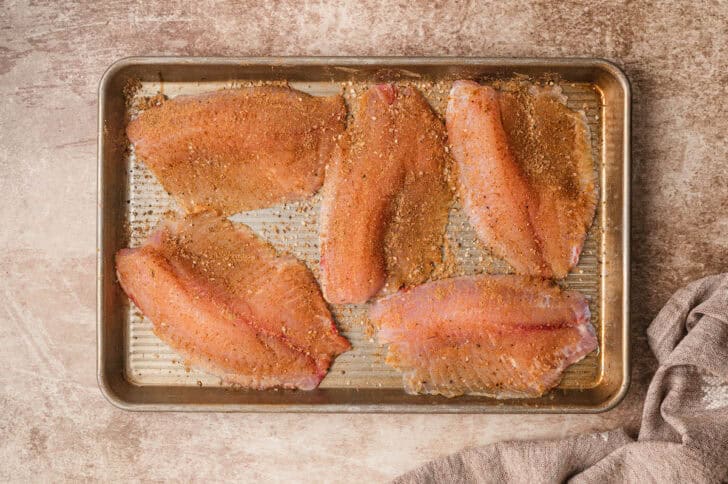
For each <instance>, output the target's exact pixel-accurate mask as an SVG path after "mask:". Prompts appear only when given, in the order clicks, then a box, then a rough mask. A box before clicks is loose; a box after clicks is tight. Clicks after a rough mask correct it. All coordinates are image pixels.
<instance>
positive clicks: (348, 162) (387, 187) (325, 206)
mask: <svg viewBox="0 0 728 484" xmlns="http://www.w3.org/2000/svg"><path fill="white" fill-rule="evenodd" d="M444 139H445V128H444V126H443V123H442V122H441V121H440V120H439V119H438V118H437V116H436V115H435V114H434V113H433V111H432V109H431V108H430V106H429V105H428V104H427V101H426V100H425V98H424V97H423V96H422V94H420V92H419V91H417V90H416V89H414V88H412V87H397V86H394V85H391V84H383V85H378V86H373V87H372V88H370V89H369V90H368V91H367V92H366V93H365V94H364V95H363V96H362V98H361V100H360V102H359V107H358V110H357V112H356V117H355V118H354V121H353V123H352V124H351V125H350V127H349V130H348V132H347V136H346V137H345V138H344V139H343V140H342V143H341V144H340V146H339V147H338V149H337V150H336V151H335V153H334V156H333V159H332V162H331V164H330V165H329V166H328V168H327V172H326V181H325V183H324V190H323V194H324V195H323V202H322V208H321V278H322V286H323V290H324V295H325V297H326V299H327V300H328V301H329V302H331V303H363V302H365V301H367V300H368V299H369V298H371V297H372V296H374V295H375V294H377V293H379V292H380V291H383V292H384V293H389V292H394V291H396V290H398V289H400V288H401V287H404V286H411V285H414V284H418V283H421V282H423V281H424V280H426V279H427V278H428V276H429V275H430V273H431V272H432V270H433V268H434V266H435V264H437V263H438V262H440V261H441V259H442V254H441V245H442V240H443V235H444V231H445V226H446V225H447V217H448V209H449V205H450V201H451V192H450V187H449V185H448V183H447V180H446V178H445V167H446V161H447V155H446V153H445V148H444Z"/></svg>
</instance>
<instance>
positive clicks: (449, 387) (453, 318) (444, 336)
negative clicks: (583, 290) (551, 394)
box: [369, 275, 597, 398]
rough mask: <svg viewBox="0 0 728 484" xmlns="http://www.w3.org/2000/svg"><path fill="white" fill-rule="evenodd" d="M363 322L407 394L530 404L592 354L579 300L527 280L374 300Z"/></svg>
mask: <svg viewBox="0 0 728 484" xmlns="http://www.w3.org/2000/svg"><path fill="white" fill-rule="evenodd" d="M369 317H370V319H371V321H372V322H373V323H374V324H375V325H376V326H377V327H378V328H379V333H378V338H379V342H380V343H383V344H389V352H388V354H387V358H386V362H387V363H388V364H390V365H392V366H394V367H395V368H398V369H400V370H401V371H402V372H403V374H404V387H405V390H406V391H407V393H413V394H414V393H427V394H439V395H444V396H446V397H454V396H458V395H463V394H475V395H489V396H493V397H497V398H514V397H537V396H540V395H542V394H543V393H545V392H546V391H548V390H549V389H551V388H553V387H555V386H556V385H558V383H559V381H560V379H561V374H562V372H563V371H564V369H566V368H567V367H568V366H569V365H571V364H573V363H575V362H577V361H579V360H581V359H582V358H583V357H584V356H585V355H587V354H589V353H591V352H592V351H593V350H594V349H596V348H597V338H596V335H595V332H594V328H593V327H592V325H591V323H590V322H589V319H590V313H589V305H588V304H587V301H586V299H585V298H584V296H582V295H581V294H579V293H577V292H571V291H561V290H560V289H559V288H558V287H557V286H555V285H553V284H552V283H550V282H548V281H545V280H543V279H540V278H534V277H528V276H515V275H501V276H467V277H459V278H454V279H443V280H440V281H436V282H431V283H427V284H424V285H421V286H418V287H415V288H413V289H411V290H405V291H400V292H399V293H397V294H394V295H392V296H388V297H386V298H384V299H380V300H379V301H377V302H376V303H374V304H373V305H372V307H371V308H370V312H369Z"/></svg>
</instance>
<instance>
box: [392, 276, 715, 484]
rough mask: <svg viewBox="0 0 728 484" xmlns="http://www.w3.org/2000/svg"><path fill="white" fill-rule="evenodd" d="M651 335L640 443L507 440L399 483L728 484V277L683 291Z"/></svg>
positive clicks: (609, 437) (612, 437) (607, 438)
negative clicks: (651, 367) (651, 370)
mask: <svg viewBox="0 0 728 484" xmlns="http://www.w3.org/2000/svg"><path fill="white" fill-rule="evenodd" d="M647 335H648V337H649V342H650V347H651V348H652V351H653V352H654V353H655V356H657V360H658V362H659V365H660V366H659V368H658V370H657V373H656V374H655V376H654V378H653V380H652V382H651V383H650V387H649V389H648V390H647V396H646V399H645V406H644V410H643V415H642V427H641V429H640V433H639V438H638V439H637V441H634V440H633V439H632V438H630V437H629V436H628V435H627V434H626V433H625V432H624V431H622V430H615V431H611V432H605V433H601V434H590V435H580V436H577V437H573V438H569V439H565V440H559V441H545V442H501V443H497V444H493V445H489V446H486V447H482V448H476V449H468V450H464V451H462V452H460V453H458V454H454V455H452V456H449V457H446V458H443V459H439V460H435V461H433V462H430V463H428V464H426V465H424V466H423V467H420V468H419V469H416V470H414V471H411V472H409V473H407V474H405V475H403V476H400V477H398V478H397V479H396V480H395V482H397V483H415V482H458V483H460V482H529V483H530V482H562V481H567V480H568V481H571V482H588V483H597V482H598V483H602V482H640V483H642V482H721V481H723V480H724V479H726V478H728V401H727V400H726V393H725V392H722V393H721V392H720V391H718V392H716V391H714V390H715V389H716V388H719V386H720V385H721V383H720V382H722V385H725V384H728V274H723V275H719V276H712V277H707V278H705V279H701V280H699V281H696V282H693V283H692V284H690V285H689V286H688V287H686V288H684V289H681V290H680V291H678V292H677V293H676V294H675V295H674V296H673V297H672V298H671V299H670V300H669V301H668V303H667V304H666V305H665V307H664V308H663V309H662V311H660V313H659V314H658V315H657V317H656V318H655V320H654V321H653V322H652V324H651V325H650V327H649V328H648V329H647ZM706 375H707V377H706ZM711 381H712V382H713V384H712V385H711V383H710V382H711ZM723 389H725V386H723Z"/></svg>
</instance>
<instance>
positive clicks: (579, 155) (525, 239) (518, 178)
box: [446, 81, 598, 278]
mask: <svg viewBox="0 0 728 484" xmlns="http://www.w3.org/2000/svg"><path fill="white" fill-rule="evenodd" d="M557 94H558V92H557V91H555V90H554V89H543V90H541V89H538V88H536V87H535V86H531V88H530V89H525V88H520V89H516V90H513V91H500V92H499V91H496V90H495V89H493V88H492V87H489V86H481V85H478V84H476V83H475V82H471V81H457V82H455V83H454V84H453V87H452V90H451V91H450V99H449V102H448V106H447V115H446V119H447V129H448V136H449V141H450V144H451V146H452V154H453V157H454V158H455V160H456V162H457V167H458V181H459V190H460V195H461V197H462V199H463V205H464V209H465V211H466V213H467V214H468V217H469V219H470V222H471V224H472V225H473V226H474V228H475V230H476V232H477V234H478V237H479V238H480V239H481V240H482V242H483V243H485V244H486V245H487V246H488V247H490V249H491V250H492V251H493V253H494V254H495V255H497V256H499V257H502V258H504V259H505V260H506V261H508V263H510V264H511V266H513V268H514V269H515V271H516V272H518V273H521V274H531V275H540V276H544V277H556V278H563V277H566V275H567V274H568V273H569V271H570V270H571V269H572V268H573V267H574V266H575V265H576V264H577V262H578V261H579V255H580V253H581V249H582V246H583V245H584V239H585V238H586V233H587V230H588V229H589V226H590V225H591V223H592V220H593V218H594V213H595V210H596V204H597V196H598V195H597V190H596V173H595V169H594V160H593V158H592V154H591V147H590V146H591V145H590V141H589V129H588V126H587V124H586V121H585V119H584V116H583V115H580V114H578V113H575V112H573V111H571V110H569V109H568V108H567V107H566V106H565V105H564V104H563V100H562V99H560V98H559V97H558V96H557Z"/></svg>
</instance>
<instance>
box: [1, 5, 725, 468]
mask: <svg viewBox="0 0 728 484" xmlns="http://www.w3.org/2000/svg"><path fill="white" fill-rule="evenodd" d="M144 3H145V2H135V1H118V2H110V3H109V4H108V5H102V4H101V2H81V3H60V2H53V1H40V2H32V3H26V2H15V1H4V2H2V6H1V7H0V91H1V92H2V96H0V106H1V108H0V193H1V194H2V195H0V196H1V197H2V198H1V199H0V200H1V203H0V223H1V224H2V225H1V226H2V230H0V244H1V245H0V248H2V251H0V271H1V272H2V274H1V277H0V289H1V290H2V293H1V295H2V297H3V298H4V304H2V306H1V307H0V342H2V351H0V366H1V367H2V371H1V372H0V402H1V408H2V413H3V417H2V418H1V419H0V461H1V462H2V464H0V480H3V481H4V480H8V479H17V480H29V479H33V480H35V479H37V480H43V479H44V478H46V479H47V478H52V479H54V480H77V479H90V480H96V479H99V480H101V479H110V478H112V479H120V478H133V479H139V480H147V479H184V480H188V479H202V478H205V479H214V480H222V479H230V478H235V479H239V480H253V479H265V480H285V481H290V480H296V481H299V480H300V481H312V482H314V481H315V482H321V481H348V480H356V479H366V480H368V481H369V480H374V481H383V480H386V479H388V478H391V477H393V476H395V475H397V474H398V473H400V472H402V471H405V470H407V469H410V468H412V467H414V466H416V465H418V464H420V463H422V462H424V461H426V460H428V459H430V458H433V457H435V456H438V455H441V454H444V453H449V452H453V451H456V450H458V449H460V448H462V447H464V446H473V445H478V444H484V443H488V442H493V441H496V440H501V439H526V438H555V437H561V436H564V435H568V434H574V433H577V432H584V431H593V430H604V429H611V428H616V427H619V426H626V427H627V428H628V429H630V431H634V430H635V428H636V425H637V422H638V419H639V416H640V411H641V406H642V399H643V396H644V393H645V389H646V385H647V383H648V381H649V378H650V376H651V372H652V370H653V367H654V360H653V358H652V356H651V354H650V352H649V349H648V348H647V345H646V342H645V337H644V329H645V327H646V326H647V324H648V323H649V322H650V320H651V319H652V318H653V317H654V316H655V314H656V312H657V310H658V309H659V308H660V306H661V305H662V304H663V303H664V302H665V301H666V299H667V298H668V297H669V295H670V294H671V293H672V292H673V291H674V290H675V289H677V288H678V287H680V286H682V285H683V284H684V283H686V282H687V281H689V280H691V279H694V278H697V277H700V276H703V275H707V274H713V273H716V272H721V271H726V270H728V161H727V158H726V155H727V153H728V138H727V137H726V132H728V121H727V120H728V103H727V102H726V97H727V96H728V87H727V86H728V35H727V34H726V25H728V4H726V3H721V2H715V1H713V2H702V4H701V5H697V4H695V3H694V2H684V3H682V4H681V3H679V2H655V3H643V2H624V3H617V2H596V1H595V2H585V3H578V4H568V2H545V1H544V2H537V3H534V4H530V3H524V4H518V3H517V2H494V4H493V5H486V4H483V3H478V2H460V1H452V2H434V3H432V5H430V3H431V2H417V1H408V2H381V5H380V4H379V3H378V2H376V1H373V0H366V1H363V2H353V1H352V2H330V3H329V4H326V3H321V2H290V3H285V2H254V1H248V2H240V3H239V4H238V5H235V6H232V5H230V6H220V5H213V2H205V1H199V2H183V1H178V2H167V3H165V4H164V5H159V6H150V5H145V4H144ZM560 3H563V4H562V5H556V4H560ZM160 54H164V55H326V54H329V55H484V56H597V57H605V58H607V59H610V60H612V61H614V62H616V63H617V64H618V65H620V66H621V67H623V69H624V70H625V71H626V73H627V75H628V76H629V78H630V80H631V82H632V87H633V109H634V115H633V125H634V129H633V138H632V139H633V146H634V148H633V179H632V189H633V200H632V203H633V207H634V209H633V223H632V234H633V237H632V251H633V252H632V254H633V259H632V260H633V263H632V277H633V286H632V312H633V319H632V325H633V332H632V341H633V353H634V358H633V366H634V370H633V384H632V387H631V389H630V391H629V394H628V396H627V398H626V399H625V400H624V402H623V403H622V404H621V405H619V406H618V407H617V408H616V409H615V410H612V411H610V412H607V413H604V414H601V415H558V416H536V415H534V416H521V415H518V416H488V415H479V416H457V415H435V416H425V415H246V414H180V413H128V412H124V411H122V410H118V409H116V408H114V407H112V406H111V405H110V404H109V403H107V402H106V401H105V400H104V398H103V397H102V395H101V393H100V391H99V389H98V387H97V384H96V376H95V353H96V337H95V309H96V308H95V282H96V281H95V261H96V247H95V240H96V239H95V229H96V222H95V219H96V181H95V180H96V151H95V150H96V96H97V93H96V89H97V85H98V81H99V79H100V77H101V74H102V73H103V71H104V69H105V68H106V67H107V66H108V65H109V64H111V63H112V62H113V61H114V60H116V59H118V58H120V57H124V56H129V55H160Z"/></svg>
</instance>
